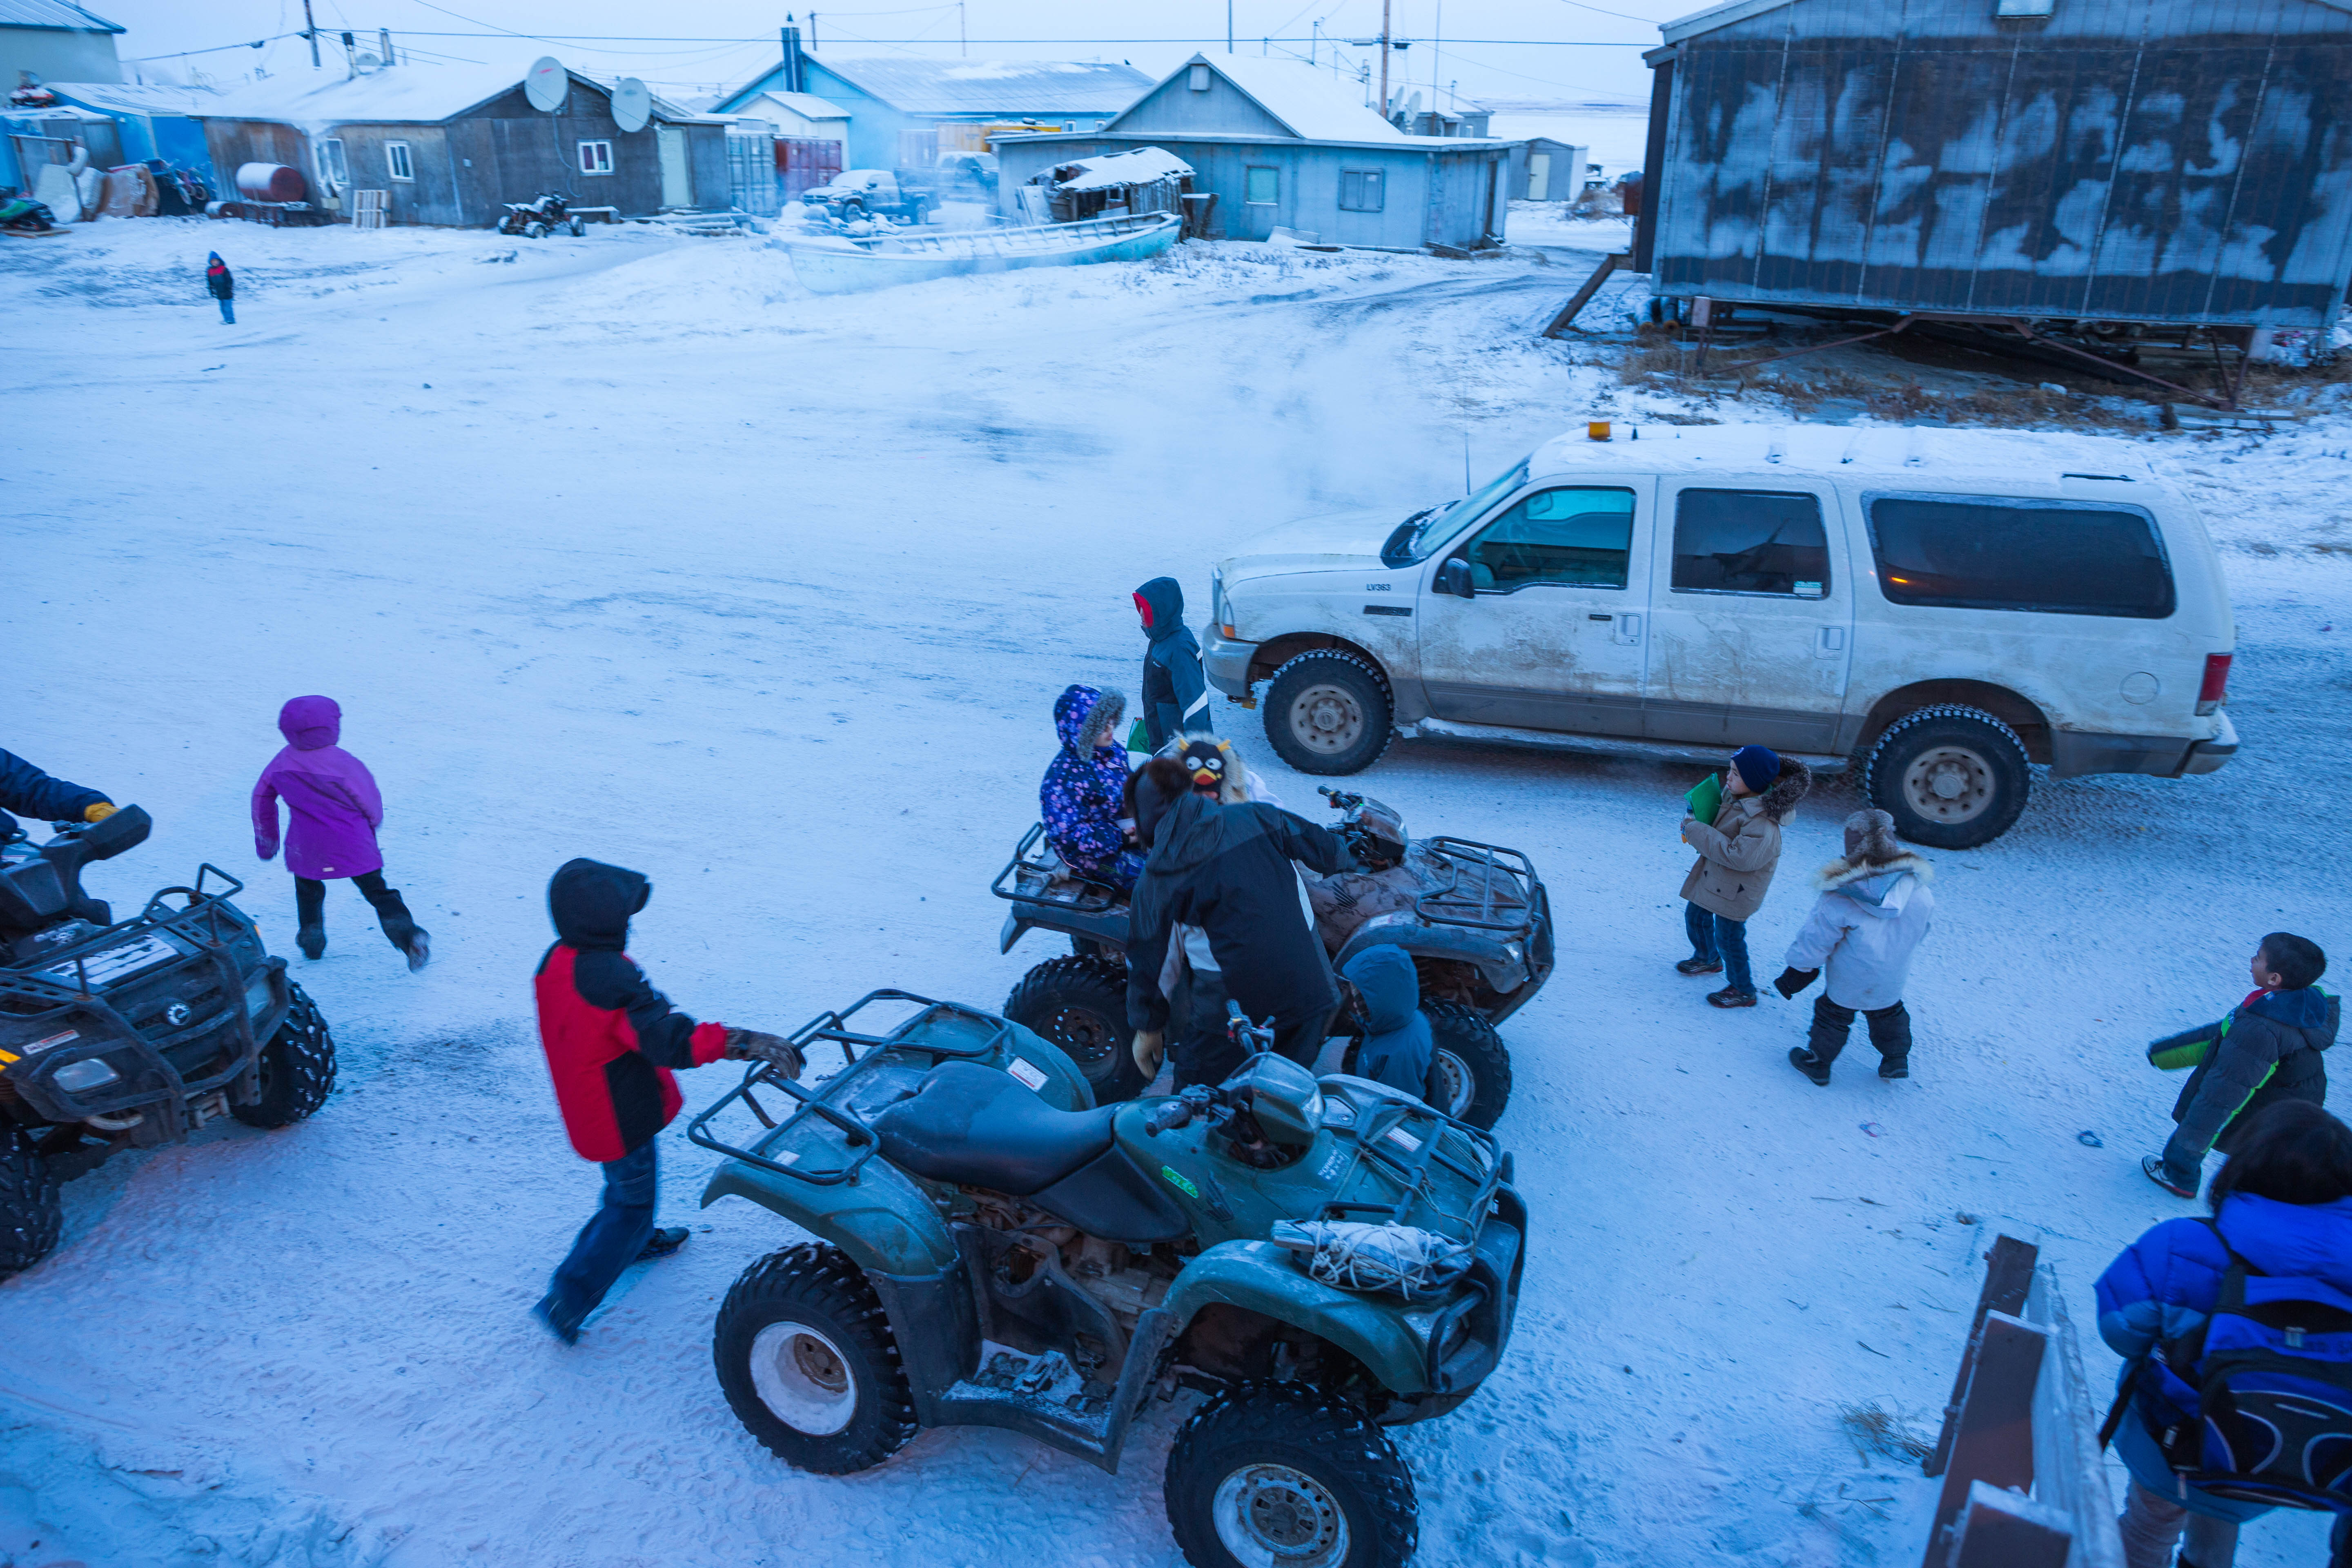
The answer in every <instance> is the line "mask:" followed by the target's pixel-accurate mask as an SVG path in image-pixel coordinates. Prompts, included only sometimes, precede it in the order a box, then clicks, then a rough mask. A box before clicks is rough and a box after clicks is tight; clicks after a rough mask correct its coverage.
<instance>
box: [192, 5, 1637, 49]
mask: <svg viewBox="0 0 2352 1568" xmlns="http://www.w3.org/2000/svg"><path fill="white" fill-rule="evenodd" d="M438 8H439V7H437V6H436V9H438ZM923 9H925V10H930V9H934V7H930V6H925V7H923ZM824 15H825V16H828V17H830V16H832V15H833V13H832V12H830V11H827V12H825V13H824ZM393 31H394V33H395V34H399V35H402V36H404V37H416V38H531V39H535V40H538V41H541V42H544V43H604V44H772V43H774V42H775V40H774V39H773V38H772V37H764V36H763V37H654V36H651V35H646V36H638V35H634V34H627V33H499V32H490V33H454V32H450V33H443V32H431V31H425V30H421V29H416V28H410V27H395V28H394V29H393ZM286 36H287V37H299V34H288V35H286ZM1398 37H1403V35H1402V34H1399V35H1398ZM890 41H891V40H888V39H886V38H860V39H858V42H860V43H876V44H879V43H888V42H890ZM899 41H901V42H906V41H908V40H903V39H902V40H899ZM967 41H968V42H971V43H975V44H1201V45H1207V44H1222V43H1223V41H1224V35H1223V34H1222V33H1220V34H1218V35H1216V36H1215V37H1192V38H972V39H969V40H967ZM1267 41H1268V42H1271V43H1276V44H1304V43H1309V42H1315V43H1320V42H1324V41H1326V40H1324V39H1322V38H1320V37H1314V38H1310V37H1308V36H1307V35H1306V34H1299V35H1298V36H1297V37H1271V38H1269V39H1268V40H1267ZM1447 41H1448V42H1449V43H1453V44H1494V45H1497V46H1507V47H1514V48H1561V49H1647V48H1654V47H1656V46H1654V45H1653V44H1648V43H1643V42H1641V41H1639V40H1635V41H1632V42H1628V41H1627V40H1625V39H1622V38H1452V39H1449V40H1447ZM223 47H227V48H243V47H245V46H244V45H242V44H229V45H225V46H223ZM189 52H190V53H192V54H201V53H204V52H205V51H204V50H200V49H197V50H190V51H189ZM153 58H157V59H163V58H169V57H167V56H163V55H157V56H155V57H153ZM819 58H822V57H819Z"/></svg>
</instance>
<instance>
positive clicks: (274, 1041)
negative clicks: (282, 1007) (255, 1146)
mask: <svg viewBox="0 0 2352 1568" xmlns="http://www.w3.org/2000/svg"><path fill="white" fill-rule="evenodd" d="M286 999H287V1003H288V1006H287V1008H286V1017H285V1021H284V1022H282V1023H280V1024H279V1025H278V1032H277V1033H275V1034H273V1035H271V1036H270V1037H269V1038H268V1041H267V1042H266V1043H265V1044H264V1045H263V1046H262V1047H261V1062H260V1066H261V1098H260V1099H258V1100H255V1101H254V1102H253V1103H252V1104H251V1105H239V1106H233V1107H231V1108H230V1111H229V1114H230V1115H232V1116H234V1117H236V1119H237V1120H238V1121H242V1122H244V1123H245V1124H246V1125H247V1127H289V1126H291V1125H292V1124H293V1123H295V1122H297V1121H301V1120H302V1119H303V1118H304V1117H306V1116H308V1115H310V1113H311V1112H312V1111H314V1110H318V1109H319V1107H320V1106H322V1105H324V1104H326V1103H327V1093H328V1091H329V1090H330V1089H333V1088H334V1087H335V1040H334V1037H333V1036H331V1035H330V1034H328V1033H327V1021H326V1020H325V1019H324V1018H322V1017H320V1016H319V1005H318V1004H317V1003H315V1002H313V1001H311V1000H310V995H309V994H308V993H306V992H305V991H304V990H303V989H302V988H301V987H300V986H299V985H297V984H294V983H293V982H292V981H290V980H289V981H288V982H287V983H286Z"/></svg>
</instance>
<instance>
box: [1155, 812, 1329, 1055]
mask: <svg viewBox="0 0 2352 1568" xmlns="http://www.w3.org/2000/svg"><path fill="white" fill-rule="evenodd" d="M1139 804H1140V803H1139ZM1150 833H1151V854H1150V858H1149V859H1147V860H1146V861H1145V862H1144V867H1143V875H1142V876H1141V877H1140V878H1139V879H1137V881H1136V884H1135V900H1134V902H1133V903H1132V904H1131V905H1130V906H1129V915H1128V948H1127V975H1128V980H1127V1015H1128V1022H1129V1025H1131V1026H1133V1027H1134V1028H1136V1029H1138V1030H1142V1031H1156V1030H1160V1029H1163V1028H1165V1027H1166V1026H1167V1023H1168V998H1167V997H1166V996H1165V995H1163V994H1161V992H1160V970H1161V967H1162V965H1163V964H1164V963H1166V961H1167V957H1168V943H1169V941H1170V939H1171V936H1172V935H1173V933H1174V931H1175V928H1176V927H1177V926H1178V925H1180V924H1181V925H1186V926H1192V927H1196V928H1198V929H1199V930H1200V931H1202V933H1203V934H1204V936H1205V937H1206V939H1207V941H1208V944H1209V951H1210V952H1211V953H1212V954H1213V956H1214V958H1215V960H1216V966H1217V968H1218V969H1219V970H1220V971H1222V972H1223V985H1224V992H1225V994H1226V995H1228V996H1230V997H1231V998H1232V999H1233V1000H1234V1001H1236V1002H1238V1003H1240V1004H1241V1005H1242V1011H1243V1012H1244V1013H1246V1014H1248V1015H1249V1016H1250V1017H1251V1018H1253V1019H1256V1020H1261V1021H1263V1020H1264V1019H1265V1018H1267V1017H1269V1016H1271V1017H1273V1018H1274V1019H1276V1026H1277V1027H1292V1026H1298V1025H1300V1024H1305V1023H1309V1022H1313V1021H1315V1020H1318V1019H1328V1017H1329V1016H1330V1013H1331V1009H1332V1007H1333V1006H1334V1005H1337V1003H1338V1002H1339V987H1338V986H1337V984H1334V982H1333V981H1332V978H1331V961H1330V960H1329V959H1328V957H1326V956H1325V955H1324V952H1323V943H1322V942H1320V941H1319V940H1318V939H1317V937H1316V935H1315V931H1314V928H1313V927H1312V926H1310V925H1309V924H1308V923H1307V912H1306V910H1305V908H1304V907H1303V903H1302V900H1301V899H1300V897H1299V890H1298V873H1297V871H1295V870H1293V869H1292V868H1291V862H1292V861H1294V860H1295V861H1297V863H1298V864H1300V865H1302V866H1306V867H1308V868H1311V869H1314V870H1317V871H1320V872H1323V873H1324V874H1325V875H1327V876H1328V875H1329V874H1330V873H1332V872H1334V871H1337V870H1339V868H1340V867H1342V866H1344V865H1346V864H1348V863H1349V861H1348V858H1347V851H1346V850H1345V848H1344V847H1342V846H1341V845H1340V843H1339V838H1338V837H1336V836H1335V835H1333V834H1332V833H1331V832H1330V831H1329V830H1328V829H1327V828H1322V827H1318V826H1316V825H1315V824H1313V823H1311V822H1308V821H1307V820H1305V819H1304V818H1301V817H1297V816H1292V815H1291V814H1290V813H1289V812H1286V811H1284V810H1282V809H1281V808H1280V807H1278V806H1272V805H1264V804H1262V803H1259V802H1249V803H1245V804H1243V805H1223V804H1222V803H1220V802H1217V801H1213V800H1211V799H1209V798H1208V797H1207V796H1205V795H1194V794H1192V793H1190V792H1187V793H1186V794H1184V795H1181V796H1180V797H1179V798H1177V799H1176V800H1175V801H1174V802H1173V803H1172V804H1171V805H1168V806H1167V808H1166V809H1165V811H1164V813H1162V814H1160V816H1159V817H1158V820H1157V821H1156V823H1152V824H1150Z"/></svg>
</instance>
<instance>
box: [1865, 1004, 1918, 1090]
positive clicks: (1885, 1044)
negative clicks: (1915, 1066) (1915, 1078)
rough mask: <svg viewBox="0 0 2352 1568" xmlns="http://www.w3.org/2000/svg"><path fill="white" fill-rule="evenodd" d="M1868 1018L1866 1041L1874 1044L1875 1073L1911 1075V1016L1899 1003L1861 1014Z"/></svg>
mask: <svg viewBox="0 0 2352 1568" xmlns="http://www.w3.org/2000/svg"><path fill="white" fill-rule="evenodd" d="M1863 1016H1864V1018H1867V1019H1868V1020H1869V1021H1870V1043H1871V1044H1872V1045H1874V1046H1875V1047H1878V1076H1879V1077H1881V1078H1909V1077H1910V1076H1911V1015H1910V1013H1909V1011H1908V1010H1907V1009H1906V1008H1905V1007H1904V1005H1903V1004H1902V1003H1900V1002H1897V1003H1895V1005H1893V1006H1891V1007H1881V1008H1879V1009H1878V1010H1877V1011H1875V1012H1871V1013H1864V1015H1863Z"/></svg>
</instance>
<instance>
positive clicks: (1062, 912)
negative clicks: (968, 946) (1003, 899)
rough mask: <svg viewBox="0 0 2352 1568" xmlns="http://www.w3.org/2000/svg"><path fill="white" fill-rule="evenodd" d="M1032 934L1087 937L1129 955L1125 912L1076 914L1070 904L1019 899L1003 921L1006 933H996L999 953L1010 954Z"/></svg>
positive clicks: (1091, 940)
mask: <svg viewBox="0 0 2352 1568" xmlns="http://www.w3.org/2000/svg"><path fill="white" fill-rule="evenodd" d="M1031 931H1059V932H1060V933H1061V934H1062V935H1064V936H1074V937H1084V938H1085V939H1086V940H1087V941H1088V942H1094V943H1095V944H1097V946H1100V947H1105V948H1108V949H1109V950H1110V951H1111V952H1126V951H1127V910H1124V909H1116V910H1100V911H1087V910H1074V909H1072V908H1070V907H1069V906H1068V905H1067V904H1055V903H1039V902H1033V901H1031V900H1027V899H1018V900H1014V901H1013V908H1012V910H1011V911H1010V912H1008V913H1007V914H1006V915H1005V917H1004V929H1003V931H1000V932H998V933H997V944H998V951H999V952H1012V951H1013V943H1015V942H1019V941H1020V940H1021V939H1022V938H1023V937H1024V936H1026V935H1028V934H1029V933H1030V932H1031Z"/></svg>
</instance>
